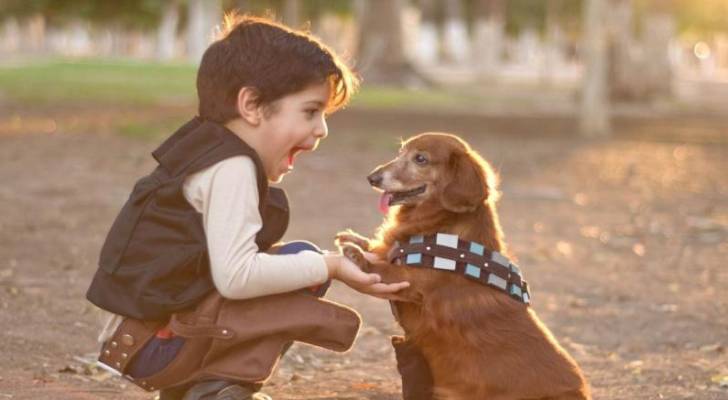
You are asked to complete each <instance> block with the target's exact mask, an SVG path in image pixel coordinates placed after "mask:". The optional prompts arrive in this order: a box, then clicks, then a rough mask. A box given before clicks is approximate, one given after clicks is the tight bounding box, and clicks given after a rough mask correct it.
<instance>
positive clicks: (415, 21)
mask: <svg viewBox="0 0 728 400" xmlns="http://www.w3.org/2000/svg"><path fill="white" fill-rule="evenodd" d="M233 9H237V10H240V11H242V12H248V13H253V14H258V15H261V14H262V15H269V16H272V17H274V18H277V19H279V20H282V21H283V22H285V23H287V24H289V25H291V26H293V27H297V28H303V29H309V30H311V31H312V32H314V33H315V34H316V35H317V36H319V37H320V38H322V39H323V41H324V42H325V43H328V44H329V45H330V46H332V47H333V48H335V49H336V50H338V51H339V52H340V53H341V54H343V55H345V57H346V58H347V59H348V60H349V61H350V62H351V64H353V65H354V66H355V67H356V69H357V70H358V71H359V73H360V74H361V75H362V76H363V77H364V79H365V85H364V89H363V91H362V95H361V96H359V97H358V98H357V99H356V103H355V104H356V105H360V106H367V107H384V108H387V109H391V107H398V108H422V107H425V108H438V109H439V108H448V109H454V110H458V111H465V110H467V111H468V113H479V114H495V115H503V114H505V113H538V114H550V115H555V116H564V115H569V116H572V117H578V116H581V117H582V121H581V122H580V131H581V132H582V133H583V134H586V135H603V134H606V133H608V132H610V131H611V129H610V128H611V125H610V124H609V122H610V119H609V118H607V116H609V115H616V116H617V117H629V116H636V115H645V114H650V113H652V115H654V113H658V114H665V113H667V114H673V115H674V114H675V113H692V114H695V113H703V114H723V113H724V111H725V107H724V105H725V104H726V96H728V28H727V27H728V3H727V2H725V1H723V0H697V1H691V0H596V1H585V0H419V1H409V0H393V1H377V0H371V1H367V0H309V1H306V0H278V1H264V0H240V1H231V0H123V1H114V2H106V1H94V0H3V1H2V2H1V3H0V67H2V69H0V85H1V86H0V88H2V91H1V92H0V101H3V102H6V103H8V102H10V103H17V102H27V103H28V104H40V103H43V104H47V103H49V102H54V101H59V100H62V101H63V103H68V102H69V101H72V102H83V101H90V102H94V103H95V104H98V102H102V103H111V104H137V103H139V102H142V103H146V104H155V105H156V104H159V105H162V106H164V105H180V104H185V103H190V104H193V103H194V101H195V99H194V88H193V87H192V85H190V80H191V79H193V75H194V71H195V63H196V62H197V61H198V60H199V58H200V57H201V54H202V53H203V52H204V50H205V48H206V47H207V45H208V44H209V43H210V41H211V40H212V39H213V37H214V35H215V31H216V27H217V26H218V24H219V23H220V20H221V17H222V15H223V13H224V12H226V11H230V10H233ZM130 77H135V78H136V79H127V78H130ZM40 87H42V89H41V90H39V89H40ZM534 94H537V95H534ZM628 119H629V118H628ZM58 122H60V121H56V123H58ZM29 123H30V122H29ZM48 124H49V123H47V125H48ZM50 125H52V123H50ZM18 129H22V128H19V127H18V124H17V123H16V124H15V125H13V124H12V123H9V122H8V121H7V120H5V121H2V122H0V132H3V131H8V130H18ZM122 130H123V129H122Z"/></svg>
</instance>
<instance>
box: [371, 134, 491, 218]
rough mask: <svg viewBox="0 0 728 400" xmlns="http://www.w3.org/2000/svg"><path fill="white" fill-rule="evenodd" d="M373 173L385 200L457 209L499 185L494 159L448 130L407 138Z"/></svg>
mask: <svg viewBox="0 0 728 400" xmlns="http://www.w3.org/2000/svg"><path fill="white" fill-rule="evenodd" d="M367 179H368V180H369V183H370V184H371V185H372V186H373V187H375V188H377V189H380V190H382V191H383V195H382V203H383V204H382V205H383V206H392V205H405V206H415V207H416V206H418V205H420V204H425V203H428V204H432V205H435V206H440V207H442V208H444V209H446V210H449V211H452V212H456V213H463V212H468V211H472V210H474V209H475V208H476V207H477V206H478V205H481V204H483V202H484V201H485V200H487V199H488V198H489V196H490V195H491V194H492V192H493V191H494V190H492V188H494V185H495V182H494V180H495V175H494V174H493V172H492V169H491V168H490V166H489V165H488V163H487V162H486V161H485V160H483V159H482V158H481V157H480V156H479V155H478V154H477V153H476V152H475V151H473V150H472V149H471V148H470V146H469V145H468V144H467V143H466V142H465V141H463V140H462V139H460V138H458V137H457V136H455V135H450V134H445V133H423V134H420V135H417V136H415V137H413V138H411V139H409V140H407V141H405V142H404V143H402V147H401V149H400V152H399V155H398V156H397V157H396V158H395V159H394V160H392V161H390V162H388V163H386V164H384V165H380V166H379V167H377V168H376V169H375V170H374V171H373V172H372V173H371V174H370V175H369V176H368V177H367Z"/></svg>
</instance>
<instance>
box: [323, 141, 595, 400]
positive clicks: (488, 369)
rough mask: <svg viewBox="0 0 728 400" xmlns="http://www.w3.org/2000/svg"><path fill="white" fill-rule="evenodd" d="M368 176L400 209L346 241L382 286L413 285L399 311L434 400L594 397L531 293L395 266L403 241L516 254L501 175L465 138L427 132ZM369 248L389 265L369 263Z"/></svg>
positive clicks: (341, 238)
mask: <svg viewBox="0 0 728 400" xmlns="http://www.w3.org/2000/svg"><path fill="white" fill-rule="evenodd" d="M368 180H369V183H370V184H371V185H372V186H373V187H374V188H376V189H378V190H380V191H382V200H381V202H380V205H381V206H382V207H383V208H384V209H386V208H387V207H388V206H397V207H392V209H391V210H389V211H388V213H387V216H386V218H385V221H384V223H383V224H382V225H381V226H380V227H379V229H378V231H377V233H376V236H375V238H374V239H371V240H370V239H367V238H366V237H364V236H361V235H359V234H357V233H355V232H353V231H350V230H349V231H345V232H340V233H339V234H338V235H337V243H338V244H339V246H340V247H341V249H342V251H343V253H344V254H345V255H346V256H347V257H348V258H350V259H351V260H352V261H354V262H355V263H357V264H358V265H359V266H360V267H361V268H362V269H363V270H365V271H367V272H373V273H377V274H379V275H380V276H381V277H382V281H383V282H385V283H392V282H401V281H408V282H410V286H409V287H408V288H406V289H402V290H401V291H400V292H398V293H397V296H398V300H397V301H393V302H392V305H393V310H394V312H395V316H396V317H397V320H398V322H399V324H400V325H401V326H402V328H403V330H404V333H405V341H407V342H410V343H412V344H414V345H415V346H417V347H418V348H419V349H420V350H421V352H422V354H423V355H424V357H425V359H426V360H427V363H428V365H429V367H430V370H431V373H432V378H433V381H434V388H433V393H434V397H435V398H437V399H442V400H461V399H462V400H464V399H468V400H472V399H477V400H481V399H482V400H486V399H487V400H515V399H543V400H546V399H552V400H577V399H578V400H584V399H591V395H590V393H589V387H588V384H587V382H586V379H585V378H584V376H583V374H582V372H581V370H580V368H579V367H578V365H577V364H576V362H575V361H574V360H573V359H572V357H571V356H570V355H569V354H568V353H567V352H566V350H564V349H563V348H562V347H561V346H560V345H559V343H558V342H557V341H556V339H555V338H554V336H553V335H552V334H551V332H550V331H549V330H548V328H546V326H545V325H544V324H543V323H542V322H541V321H540V320H539V318H538V317H537V316H536V313H535V312H534V311H533V309H532V308H530V307H529V304H528V299H529V298H530V297H527V296H528V295H526V294H525V293H522V296H521V298H520V301H519V299H518V298H517V297H516V298H514V297H513V296H510V295H509V294H508V293H507V292H504V291H502V290H498V288H496V287H493V286H491V285H487V284H484V283H483V282H479V281H476V280H473V279H468V278H467V277H466V276H464V275H463V274H456V273H453V271H444V270H440V269H437V268H423V267H416V266H410V265H407V264H406V263H402V262H398V263H394V264H393V263H391V262H389V260H390V259H391V258H390V257H391V256H392V255H391V254H390V252H391V251H392V249H393V248H395V250H396V247H397V246H398V244H401V243H408V240H411V238H412V237H420V238H421V237H423V236H424V235H437V234H446V235H449V237H453V235H457V237H458V238H459V240H462V241H470V242H474V243H477V244H481V245H483V246H484V248H486V249H488V250H490V251H494V252H497V253H498V254H500V255H506V254H508V251H507V249H506V245H505V243H504V240H503V234H502V231H501V227H500V223H499V219H498V214H497V213H496V200H497V198H498V192H497V182H496V175H495V174H494V172H493V169H492V168H491V166H490V165H489V164H488V163H487V162H486V161H485V160H483V158H481V157H480V155H478V154H477V153H476V152H475V151H474V150H473V149H471V147H470V146H469V145H468V144H467V143H466V142H465V141H464V140H462V139H460V138H459V137H457V136H454V135H451V134H444V133H424V134H420V135H418V136H415V137H413V138H411V139H409V140H407V141H405V142H403V144H402V147H401V150H400V152H399V155H398V156H397V157H396V158H395V159H394V160H392V161H390V162H388V163H386V164H383V165H381V166H379V167H377V168H376V169H375V170H374V171H373V172H372V173H371V174H370V175H369V176H368ZM428 249H429V247H428ZM363 251H370V252H373V253H375V254H376V255H377V256H378V257H379V258H380V259H383V260H387V261H385V262H369V261H367V259H366V258H365V256H364V253H363ZM461 264H462V263H461ZM524 299H526V300H525V301H524Z"/></svg>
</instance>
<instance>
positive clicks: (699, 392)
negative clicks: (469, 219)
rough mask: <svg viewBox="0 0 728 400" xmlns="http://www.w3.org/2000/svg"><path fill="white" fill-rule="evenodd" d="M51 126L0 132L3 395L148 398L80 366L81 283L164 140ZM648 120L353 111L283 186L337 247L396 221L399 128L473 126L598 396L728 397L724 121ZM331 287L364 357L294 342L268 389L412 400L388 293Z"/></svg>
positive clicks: (507, 218) (540, 287)
mask: <svg viewBox="0 0 728 400" xmlns="http://www.w3.org/2000/svg"><path fill="white" fill-rule="evenodd" d="M16 111H18V110H16ZM71 111H72V113H75V115H81V116H80V118H83V115H86V116H88V115H91V114H94V115H96V117H97V118H103V113H102V112H101V111H95V110H90V111H83V112H82V111H80V110H71ZM19 112H21V113H22V112H26V113H27V114H28V115H33V113H32V112H30V111H27V110H26V111H22V110H21V111H19ZM84 112H85V113H86V114H84ZM67 114H68V113H67V112H66V113H65V114H64V115H67ZM44 115H45V114H44ZM59 115H60V114H59ZM35 116H36V117H38V115H37V114H35ZM51 116H52V115H51ZM6 117H7V115H6ZM57 117H58V118H60V116H57ZM59 121H60V119H59ZM181 122H184V121H183V120H180V123H181ZM653 122H654V121H653ZM680 123H682V125H680ZM0 125H2V124H0ZM31 125H32V124H31ZM678 125H680V126H683V128H684V129H683V130H682V131H680V132H679V133H675V131H674V127H675V126H678ZM33 126H36V125H33ZM37 126H41V128H37V129H36V128H33V129H30V130H26V131H24V132H23V131H22V130H21V131H17V130H16V132H15V133H13V134H5V135H0V183H2V184H0V209H2V210H3V211H2V212H1V213H0V326H2V335H1V336H0V337H1V340H0V352H2V360H1V361H0V399H5V398H8V399H97V398H104V399H150V398H151V397H152V395H150V394H147V393H144V392H142V391H141V390H138V389H136V388H135V387H133V386H132V385H130V384H127V383H125V382H124V381H122V380H119V379H117V378H113V377H110V376H109V375H108V374H107V373H105V372H103V371H99V370H97V369H95V368H93V367H91V366H89V365H87V364H86V363H85V362H84V360H88V359H92V358H93V356H94V355H93V352H94V351H95V350H96V349H97V344H96V343H95V337H96V334H97V331H98V329H99V326H100V323H101V321H100V320H99V312H98V310H96V309H95V308H94V307H93V306H91V305H90V304H89V303H88V302H86V301H85V299H84V294H85V291H86V288H87V286H88V284H89V280H90V278H91V275H92V274H93V272H94V271H95V269H96V261H97V257H98V252H99V249H100V245H101V243H102V241H103V239H104V235H105V234H106V231H107V229H108V228H109V226H110V224H111V222H112V220H113V218H114V216H115V214H116V213H117V212H118V210H119V208H120V206H121V205H122V203H123V201H124V200H125V199H126V196H127V195H128V192H129V190H130V189H131V186H132V184H133V182H134V181H135V179H136V178H137V177H138V176H141V175H143V174H145V173H146V172H148V171H150V170H151V169H152V168H153V160H152V158H151V156H150V154H149V153H150V152H151V151H152V150H153V149H154V148H155V146H156V144H157V142H158V140H152V141H149V140H140V139H133V138H128V137H123V136H118V135H113V134H110V133H108V132H106V131H104V129H103V125H101V127H100V128H99V129H98V131H96V129H75V128H73V126H76V125H68V126H71V128H65V127H64V126H66V125H63V123H60V122H59V125H58V126H54V127H53V129H49V131H54V133H51V134H48V133H40V132H41V131H43V130H44V129H42V126H43V124H42V123H41V124H40V125H37ZM513 126H517V127H518V129H515V128H513ZM637 126H638V125H635V123H634V121H632V122H629V121H627V122H624V123H623V124H621V125H618V127H617V133H618V134H617V135H616V136H615V138H613V139H611V140H598V141H585V140H581V139H578V138H576V136H575V135H574V134H573V124H572V123H569V122H568V121H567V122H564V121H561V122H559V121H556V122H554V121H552V120H543V121H541V120H538V119H520V118H513V119H511V120H510V122H509V121H507V120H495V119H488V118H484V117H470V118H464V117H459V116H439V115H433V114H419V115H415V114H412V113H403V114H397V113H388V114H382V113H374V112H367V111H365V110H349V111H345V112H344V113H342V114H341V115H340V116H338V115H337V116H334V117H333V118H332V121H331V124H330V130H331V135H330V138H329V139H327V140H326V141H324V143H323V144H322V147H321V148H320V150H319V151H318V152H316V153H314V154H309V155H304V156H303V157H301V159H300V160H299V161H298V163H297V165H296V171H295V173H293V174H292V175H290V176H288V177H287V178H286V180H285V182H284V185H283V186H284V187H285V188H286V189H287V190H288V193H289V196H290V198H291V201H292V212H293V216H292V221H291V226H290V229H289V231H288V233H287V236H286V239H307V240H311V241H313V242H315V243H317V244H319V245H320V246H322V247H324V248H332V247H333V244H332V238H333V235H334V233H335V232H336V231H338V230H341V229H343V228H347V227H350V228H353V229H355V230H357V231H359V232H361V233H365V234H370V233H372V232H373V230H374V228H375V227H376V226H377V225H378V224H379V223H380V221H381V216H380V215H379V214H378V211H377V207H376V204H377V195H376V193H375V192H373V191H372V190H371V189H370V188H369V187H368V185H367V184H366V181H365V180H364V177H365V175H366V173H367V172H368V171H369V170H371V169H372V168H373V167H374V166H376V165H377V164H379V163H381V162H383V161H385V160H388V159H389V158H390V157H392V156H393V155H394V154H395V150H396V148H397V143H398V140H399V138H400V137H406V136H409V135H410V134H413V133H416V132H419V131H422V130H424V129H432V130H450V131H454V132H455V133H460V134H462V136H463V137H464V138H465V139H466V140H468V141H469V142H470V143H471V144H472V145H473V147H474V148H475V149H477V150H478V151H480V152H481V154H483V155H484V156H485V157H486V158H487V159H488V160H490V161H491V162H492V164H493V165H494V166H495V168H496V169H497V170H498V171H499V173H500V177H501V181H502V185H501V188H502V191H503V196H502V199H501V201H500V213H501V221H502V223H503V225H504V230H505V232H506V235H507V241H508V243H509V245H510V247H511V249H512V252H513V253H514V254H515V255H516V256H517V257H518V259H519V261H520V262H519V264H520V265H521V267H522V269H523V270H524V273H525V276H526V279H527V280H528V281H529V282H530V284H531V287H532V290H533V308H534V310H536V312H537V313H538V314H539V315H540V317H541V318H542V319H543V320H544V321H545V323H546V324H547V325H548V326H549V327H550V329H551V330H552V331H553V332H554V334H555V336H556V337H557V338H558V340H559V341H560V342H561V343H562V344H563V345H564V346H565V348H566V349H567V350H568V351H569V352H571V353H572V355H573V356H574V358H575V359H576V360H577V361H578V362H579V363H580V364H581V366H582V367H583V369H584V371H585V374H586V376H587V377H588V379H589V380H590V381H591V385H592V387H593V392H594V397H595V399H615V400H616V399H701V400H703V399H704V400H708V399H728V355H727V354H726V347H727V346H728V292H727V291H726V287H728V268H726V266H725V260H726V259H728V129H725V127H723V128H720V126H718V125H714V124H713V123H712V122H711V123H706V125H705V126H701V127H696V128H695V129H694V130H693V131H691V130H690V126H689V124H687V125H686V124H685V121H684V120H683V119H679V118H678V119H676V120H675V121H672V122H670V121H662V122H660V121H658V122H657V123H653V124H652V128H651V129H647V128H644V129H637V128H636V127H637ZM706 126H707V127H706ZM716 126H718V127H717V128H716ZM547 128H548V129H547ZM671 129H672V130H671ZM711 129H712V130H711ZM89 130H90V131H94V132H87V131H89ZM99 131H100V132H99ZM516 131H518V132H516ZM644 132H647V133H644ZM706 132H707V133H706ZM642 133H644V134H642ZM329 297H330V298H332V299H334V300H336V301H339V302H341V303H344V304H348V305H351V306H352V307H354V308H355V309H357V310H358V311H359V312H360V313H361V315H362V317H363V320H364V325H363V328H362V330H361V332H360V334H359V338H358V339H357V342H356V344H355V346H354V348H353V350H351V351H350V352H348V353H346V354H337V353H333V352H328V351H324V350H320V349H316V348H312V347H308V346H303V345H296V346H294V348H293V349H292V351H290V352H289V354H288V355H287V356H286V357H285V358H284V360H283V361H282V363H281V365H280V368H279V370H278V372H277V373H276V375H275V378H274V379H273V380H272V381H271V382H270V383H269V384H268V385H267V386H266V387H265V391H266V392H267V393H269V394H271V395H273V396H274V398H276V399H291V400H293V399H351V400H353V399H369V400H385V399H387V400H388V399H397V398H400V397H399V395H398V393H399V383H398V375H397V372H396V369H395V364H394V355H393V352H392V350H391V348H390V346H389V339H388V337H389V336H390V335H392V334H397V333H398V332H399V328H398V327H397V326H396V325H395V324H394V323H393V320H392V317H391V315H390V313H389V308H388V306H387V304H386V302H384V301H382V300H378V299H374V298H369V297H365V296H363V295H360V294H357V293H356V292H353V291H352V290H349V289H348V288H346V287H342V286H341V285H335V286H334V287H333V288H332V291H331V292H330V296H329ZM485 367H488V366H487V365H486V366H485ZM496 367H497V366H496Z"/></svg>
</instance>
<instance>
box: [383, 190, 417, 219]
mask: <svg viewBox="0 0 728 400" xmlns="http://www.w3.org/2000/svg"><path fill="white" fill-rule="evenodd" d="M425 190H427V185H422V186H420V187H417V188H414V189H410V190H403V191H399V192H388V191H385V192H384V193H382V197H381V198H380V199H379V209H380V210H381V211H382V212H383V213H386V212H387V211H388V210H389V207H391V206H395V205H397V204H401V203H402V202H404V201H405V200H407V199H409V198H410V197H414V196H417V195H420V194H422V193H425Z"/></svg>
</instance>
